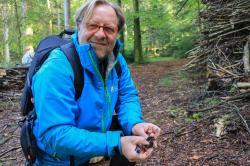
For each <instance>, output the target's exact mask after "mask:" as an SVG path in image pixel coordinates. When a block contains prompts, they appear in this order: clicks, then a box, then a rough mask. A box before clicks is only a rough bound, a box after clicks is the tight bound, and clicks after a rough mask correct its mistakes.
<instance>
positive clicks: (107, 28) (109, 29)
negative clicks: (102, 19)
mask: <svg viewBox="0 0 250 166" xmlns="http://www.w3.org/2000/svg"><path fill="white" fill-rule="evenodd" d="M104 29H105V31H106V32H108V33H114V32H115V30H114V29H113V28H111V27H104Z"/></svg>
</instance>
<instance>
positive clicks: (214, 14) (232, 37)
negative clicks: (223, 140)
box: [185, 0, 250, 134]
mask: <svg viewBox="0 0 250 166" xmlns="http://www.w3.org/2000/svg"><path fill="white" fill-rule="evenodd" d="M202 3H203V6H204V8H203V9H202V11H200V21H201V33H202V37H201V39H200V41H199V44H198V46H197V47H195V48H194V49H193V50H191V51H190V52H189V58H190V59H191V60H190V62H189V63H188V64H187V65H186V66H185V69H186V70H189V71H190V70H191V71H204V72H206V76H207V83H208V86H207V87H208V88H207V89H206V91H207V92H216V93H220V94H221V93H223V95H217V96H216V97H217V98H219V100H220V102H219V103H217V104H215V105H212V106H211V104H210V106H208V107H206V106H205V107H206V108H197V109H196V111H197V112H204V111H209V110H213V109H214V108H217V109H219V110H220V111H221V110H223V109H225V108H226V109H225V111H228V109H230V110H233V111H234V112H235V113H236V114H237V115H238V117H239V119H238V120H241V122H242V123H241V124H243V125H244V126H245V129H246V130H247V131H248V133H249V134H250V127H249V125H250V124H249V122H248V120H247V119H250V112H249V111H248V110H249V109H247V108H246V107H245V106H246V105H248V101H249V98H250V66H249V56H250V54H249V48H250V0H202ZM239 101H242V102H239ZM244 101H247V102H244ZM241 103H245V104H243V105H241ZM229 106H230V108H229ZM222 108H223V109H222ZM192 110H194V109H192ZM222 112H223V111H222ZM217 113H218V112H217ZM216 115H218V114H216ZM231 120H232V119H231ZM238 120H236V121H238ZM237 124H240V123H237Z"/></svg>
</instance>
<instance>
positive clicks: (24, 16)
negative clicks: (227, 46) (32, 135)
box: [0, 0, 200, 67]
mask: <svg viewBox="0 0 250 166" xmlns="http://www.w3.org/2000/svg"><path fill="white" fill-rule="evenodd" d="M68 2H69V0H68ZM83 2H85V1H79V0H71V1H70V3H69V4H68V5H69V6H70V17H69V18H70V20H69V27H70V28H73V29H74V28H75V21H74V18H75V11H76V10H77V9H78V8H79V7H80V5H81V4H82V3H83ZM113 2H115V3H117V4H119V5H120V6H121V7H122V9H123V11H124V12H125V15H126V27H125V29H124V31H123V32H122V33H121V37H122V40H123V42H124V50H123V54H124V56H125V57H126V59H127V60H128V61H130V62H133V61H135V60H136V58H135V49H134V48H137V47H138V46H135V47H134V44H135V41H136V39H135V38H136V35H134V34H137V36H138V33H137V32H138V31H137V32H136V33H135V31H134V30H135V29H134V28H135V24H138V19H139V21H140V22H139V25H140V29H139V31H140V34H141V39H140V41H141V45H142V56H143V58H141V59H139V60H138V61H137V62H139V63H142V62H146V61H150V60H151V61H152V58H151V57H156V58H153V59H154V60H155V59H157V60H162V59H169V58H170V59H172V58H183V57H186V56H187V55H186V54H185V53H186V52H187V51H188V50H190V49H192V48H193V47H194V44H195V43H196V41H197V39H198V38H199V20H198V14H199V12H198V11H199V8H200V4H199V0H189V1H188V0H146V1H143V0H113ZM136 4H137V5H139V12H138V11H136V7H135V5H136ZM0 6H1V9H2V10H1V11H0V15H1V19H2V20H1V24H0V67H12V66H16V65H17V64H20V63H21V58H22V55H23V54H24V53H25V50H27V48H30V47H32V48H34V49H35V48H36V46H37V45H38V43H39V41H40V40H41V39H42V38H44V37H46V36H48V35H51V34H59V33H60V32H61V31H62V30H63V29H64V28H65V25H64V0H54V1H52V0H8V1H4V0H1V1H0ZM136 19H137V22H136V21H135V20H136Z"/></svg>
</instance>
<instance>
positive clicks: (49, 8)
mask: <svg viewBox="0 0 250 166" xmlns="http://www.w3.org/2000/svg"><path fill="white" fill-rule="evenodd" d="M47 6H48V10H49V16H50V17H49V18H50V19H49V34H52V29H53V26H52V20H51V2H50V0H47Z"/></svg>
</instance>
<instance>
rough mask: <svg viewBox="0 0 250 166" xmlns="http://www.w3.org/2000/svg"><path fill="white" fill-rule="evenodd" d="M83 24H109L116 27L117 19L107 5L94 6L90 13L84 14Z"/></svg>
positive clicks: (110, 7) (113, 11)
mask: <svg viewBox="0 0 250 166" xmlns="http://www.w3.org/2000/svg"><path fill="white" fill-rule="evenodd" d="M86 14H87V15H86V17H85V18H84V21H85V22H89V21H91V22H107V23H108V22H109V23H112V24H116V25H118V18H117V15H116V12H115V10H114V9H113V7H112V6H110V5H107V4H98V5H96V6H95V7H94V8H93V10H92V12H89V13H86Z"/></svg>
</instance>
